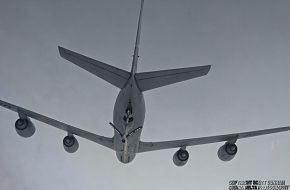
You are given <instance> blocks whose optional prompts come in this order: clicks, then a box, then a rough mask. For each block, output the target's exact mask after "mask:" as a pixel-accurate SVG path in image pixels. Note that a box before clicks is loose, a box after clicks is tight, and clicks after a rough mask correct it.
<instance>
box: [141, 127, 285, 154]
mask: <svg viewBox="0 0 290 190" xmlns="http://www.w3.org/2000/svg"><path fill="white" fill-rule="evenodd" d="M289 130H290V126H287V127H280V128H273V129H264V130H257V131H250V132H243V133H233V134H227V135H217V136H209V137H199V138H190V139H182V140H173V141H162V142H142V141H140V144H139V150H138V152H148V151H155V150H162V149H169V148H179V147H187V146H195V145H201V144H210V143H216V142H225V141H229V142H236V140H237V139H242V138H248V137H255V136H260V135H267V134H271V133H279V132H284V131H289Z"/></svg>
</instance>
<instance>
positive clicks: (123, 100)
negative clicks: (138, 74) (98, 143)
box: [113, 76, 145, 163]
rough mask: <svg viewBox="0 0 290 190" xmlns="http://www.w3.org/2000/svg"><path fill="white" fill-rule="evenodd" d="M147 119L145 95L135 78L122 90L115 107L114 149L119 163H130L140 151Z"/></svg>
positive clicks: (131, 78)
mask: <svg viewBox="0 0 290 190" xmlns="http://www.w3.org/2000/svg"><path fill="white" fill-rule="evenodd" d="M144 119H145V103H144V97H143V93H142V92H141V91H140V90H139V89H138V86H137V84H136V80H135V77H134V76H131V77H130V79H129V80H128V82H127V83H126V85H125V87H124V88H123V89H121V90H120V92H119V94H118V97H117V99H116V102H115V106H114V113H113V125H114V128H115V130H114V131H115V132H114V149H115V150H116V155H117V158H118V159H119V161H121V162H122V163H129V162H130V161H132V160H133V159H134V157H135V154H136V153H137V151H138V146H139V140H140V135H141V132H142V127H143V123H144Z"/></svg>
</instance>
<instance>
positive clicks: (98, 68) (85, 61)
mask: <svg viewBox="0 0 290 190" xmlns="http://www.w3.org/2000/svg"><path fill="white" fill-rule="evenodd" d="M58 49H59V53H60V56H61V57H63V58H64V59H66V60H68V61H70V62H72V63H73V64H75V65H77V66H79V67H81V68H83V69H85V70H87V71H89V72H90V73H92V74H94V75H96V76H98V77H100V78H102V79H104V80H105V81H107V82H109V83H111V84H112V85H114V86H116V87H118V88H123V87H124V85H125V83H126V82H127V80H128V79H129V77H130V73H129V72H127V71H124V70H122V69H119V68H116V67H113V66H111V65H108V64H106V63H102V62H100V61H97V60H94V59H92V58H89V57H87V56H84V55H81V54H78V53H76V52H73V51H70V50H68V49H65V48H62V47H58Z"/></svg>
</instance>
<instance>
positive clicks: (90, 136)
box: [0, 100, 114, 149]
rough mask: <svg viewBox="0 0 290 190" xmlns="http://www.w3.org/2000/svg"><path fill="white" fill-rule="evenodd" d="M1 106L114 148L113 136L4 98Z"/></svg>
mask: <svg viewBox="0 0 290 190" xmlns="http://www.w3.org/2000/svg"><path fill="white" fill-rule="evenodd" d="M0 106H2V107H4V108H7V109H9V110H12V111H15V112H17V113H18V114H19V115H20V116H26V117H29V118H33V119H35V120H38V121H41V122H43V123H46V124H48V125H51V126H53V127H55V128H58V129H61V130H63V131H67V132H68V133H70V134H74V135H77V136H79V137H82V138H85V139H88V140H90V141H93V142H95V143H98V144H100V145H103V146H105V147H107V148H110V149H114V144H113V138H108V137H104V136H99V135H96V134H94V133H91V132H88V131H85V130H82V129H79V128H76V127H73V126H71V125H68V124H65V123H62V122H60V121H57V120H55V119H52V118H49V117H46V116H44V115H41V114H38V113H36V112H33V111H30V110H27V109H24V108H22V107H19V106H16V105H13V104H10V103H8V102H4V101H2V100H0Z"/></svg>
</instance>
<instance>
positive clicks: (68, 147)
mask: <svg viewBox="0 0 290 190" xmlns="http://www.w3.org/2000/svg"><path fill="white" fill-rule="evenodd" d="M63 148H64V150H65V151H67V152H68V153H75V152H76V151H77V150H78V148H79V142H78V140H77V139H76V138H75V137H74V136H73V135H67V136H66V137H64V138H63Z"/></svg>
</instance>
